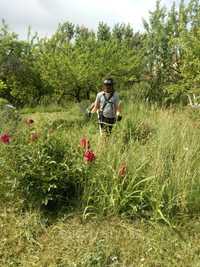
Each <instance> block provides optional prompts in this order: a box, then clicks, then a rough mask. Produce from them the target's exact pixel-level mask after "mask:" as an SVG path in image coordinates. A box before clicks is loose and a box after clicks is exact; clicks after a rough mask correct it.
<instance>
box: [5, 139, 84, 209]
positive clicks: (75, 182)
mask: <svg viewBox="0 0 200 267" xmlns="http://www.w3.org/2000/svg"><path fill="white" fill-rule="evenodd" d="M24 138H26V139H25V140H24V141H23V143H16V144H13V145H10V146H9V149H8V152H7V156H8V157H9V155H12V156H11V159H10V160H9V161H11V162H12V165H13V171H12V172H13V175H15V176H16V178H17V182H18V188H19V190H20V191H21V192H22V194H23V196H24V198H25V199H26V203H27V204H28V205H32V206H38V207H40V206H42V205H46V206H49V207H53V208H56V207H57V208H60V207H61V206H63V205H64V206H65V207H66V206H70V205H75V203H76V204H77V203H78V200H79V199H80V198H81V194H82V190H83V182H84V179H86V166H85V165H84V163H83V161H81V158H80V151H79V150H78V149H74V148H73V147H72V146H71V145H70V144H69V143H68V142H67V141H66V140H65V138H64V136H62V135H59V134H55V135H51V136H46V137H44V136H39V140H38V141H34V140H33V141H32V142H31V139H30V142H31V143H27V142H28V140H27V138H28V136H25V137H24ZM15 151H16V152H15ZM13 178H14V177H13ZM75 201H76V202H75ZM52 205H53V206H52Z"/></svg>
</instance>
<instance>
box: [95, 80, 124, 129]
mask: <svg viewBox="0 0 200 267" xmlns="http://www.w3.org/2000/svg"><path fill="white" fill-rule="evenodd" d="M91 112H92V113H94V112H98V120H99V127H100V133H101V134H102V133H103V132H105V133H107V134H110V133H111V131H112V127H113V125H114V124H115V122H116V121H120V120H121V118H122V117H121V115H120V113H121V108H120V104H119V96H118V94H117V92H116V91H115V90H114V82H113V79H112V78H108V79H106V80H104V82H103V89H102V91H101V92H99V93H98V94H97V96H96V100H95V103H94V106H93V108H92V110H91Z"/></svg>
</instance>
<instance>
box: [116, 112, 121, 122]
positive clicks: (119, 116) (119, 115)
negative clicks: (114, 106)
mask: <svg viewBox="0 0 200 267" xmlns="http://www.w3.org/2000/svg"><path fill="white" fill-rule="evenodd" d="M121 120H122V115H121V114H120V112H117V121H121Z"/></svg>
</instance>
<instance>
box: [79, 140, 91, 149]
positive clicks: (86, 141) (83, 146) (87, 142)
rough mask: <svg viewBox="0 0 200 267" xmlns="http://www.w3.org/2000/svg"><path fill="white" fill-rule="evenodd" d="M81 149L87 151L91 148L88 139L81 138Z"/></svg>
mask: <svg viewBox="0 0 200 267" xmlns="http://www.w3.org/2000/svg"><path fill="white" fill-rule="evenodd" d="M80 147H82V148H84V149H85V150H86V149H89V148H90V142H89V140H88V139H87V138H85V137H84V138H81V140H80Z"/></svg>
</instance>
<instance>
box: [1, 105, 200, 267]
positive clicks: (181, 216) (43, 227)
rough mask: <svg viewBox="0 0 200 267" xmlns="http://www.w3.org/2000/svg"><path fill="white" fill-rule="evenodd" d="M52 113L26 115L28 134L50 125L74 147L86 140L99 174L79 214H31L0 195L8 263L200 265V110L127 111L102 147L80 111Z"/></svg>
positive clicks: (94, 174) (20, 202)
mask: <svg viewBox="0 0 200 267" xmlns="http://www.w3.org/2000/svg"><path fill="white" fill-rule="evenodd" d="M50 110H51V109H50V108H49V110H48V109H42V108H40V109H39V110H37V109H35V110H32V111H34V112H33V113H29V112H30V111H31V110H28V109H27V110H23V111H22V114H23V115H22V116H23V119H26V118H33V119H34V121H35V122H34V126H33V128H31V129H30V131H36V132H39V133H40V136H42V134H43V129H44V128H45V127H46V126H48V129H53V131H54V133H53V134H55V135H59V136H60V138H63V139H66V140H68V141H69V143H70V144H71V145H72V146H73V147H77V146H78V145H79V140H80V138H81V137H83V136H86V137H87V138H89V140H90V142H91V145H92V149H93V150H94V151H95V153H96V156H97V159H96V163H95V164H96V165H95V166H96V167H94V170H92V168H91V171H92V172H91V174H92V176H91V177H90V180H89V183H88V184H85V185H84V186H85V187H84V188H85V190H84V194H85V195H84V197H83V203H84V204H83V206H81V205H80V206H81V208H80V209H79V210H78V212H77V211H74V212H72V213H69V212H67V213H64V214H63V213H61V214H60V215H59V214H58V216H57V217H55V216H52V214H51V215H49V214H48V215H47V214H44V213H41V212H40V211H38V210H32V209H31V210H27V208H25V207H24V206H23V200H22V199H16V201H15V203H13V200H12V199H9V198H12V196H13V195H12V194H10V197H9V192H6V194H5V192H4V193H3V194H2V192H3V191H2V192H1V190H0V200H1V204H0V241H1V242H0V266H3V267H4V266H6V267H7V266H27V267H28V266H38V267H40V266H42V267H43V266H44V267H45V266H52V267H54V266H60V267H61V266H62V267H64V266H69V267H71V266H83V267H84V266H85V267H93V266H99V267H104V266H120V267H121V266H124V267H129V266H152V267H154V266H155V267H156V266H188V267H190V266H194V267H196V266H197V267H198V266H200V261H199V258H200V241H199V240H200V223H199V220H198V217H199V211H200V204H199V203H200V179H199V177H200V164H199V162H200V154H199V152H200V137H199V136H200V119H199V118H200V114H199V112H198V111H197V110H196V111H192V110H190V109H187V108H184V109H181V108H180V109H161V108H158V107H155V106H146V105H144V104H129V105H127V106H126V107H124V113H123V116H124V118H123V121H122V122H121V123H119V124H118V125H117V126H116V127H115V129H114V130H113V134H112V136H111V137H110V138H109V139H108V140H104V139H102V138H100V137H99V133H98V126H97V123H96V122H95V121H96V120H95V119H96V118H93V119H92V120H91V121H89V122H87V121H86V120H85V119H84V117H83V115H81V112H80V110H82V108H81V109H80V106H78V105H72V106H70V107H68V108H67V109H66V110H63V109H61V110H59V109H56V108H54V109H53V111H54V112H49V111H50ZM20 127H21V126H20ZM23 127H24V126H23ZM2 149H5V147H4V148H2ZM2 151H3V150H2ZM2 162H3V161H0V163H1V164H2ZM122 162H125V163H126V165H127V174H126V175H125V177H119V175H118V167H119V165H120V164H121V163H122ZM0 178H1V180H0V182H1V184H0V185H1V186H3V185H4V180H3V176H2V175H0ZM13 187H14V185H13ZM5 188H6V187H5ZM5 190H6V189H5ZM5 195H6V197H5ZM7 195H8V196H7ZM9 201H10V202H9ZM3 203H5V204H4V205H3ZM15 207H16V208H15Z"/></svg>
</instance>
